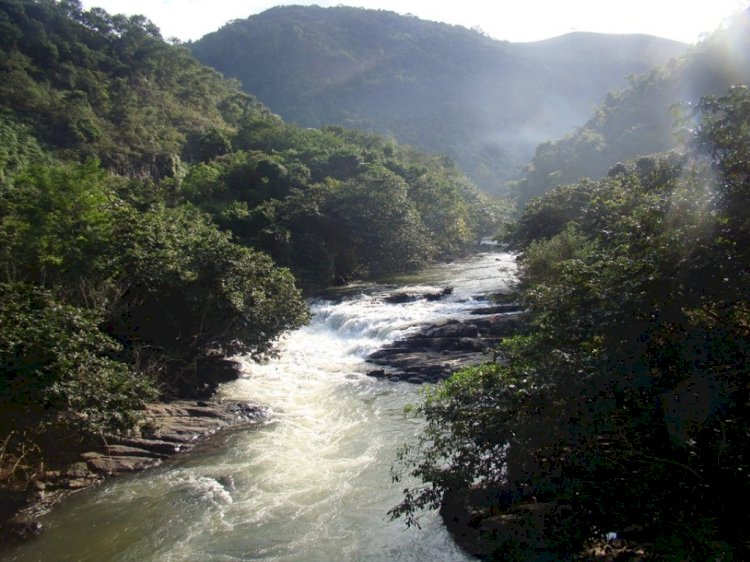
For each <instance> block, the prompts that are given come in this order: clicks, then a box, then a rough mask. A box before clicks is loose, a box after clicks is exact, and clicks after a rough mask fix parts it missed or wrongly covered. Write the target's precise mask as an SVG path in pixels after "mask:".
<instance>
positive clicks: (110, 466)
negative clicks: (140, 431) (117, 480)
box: [87, 456, 160, 475]
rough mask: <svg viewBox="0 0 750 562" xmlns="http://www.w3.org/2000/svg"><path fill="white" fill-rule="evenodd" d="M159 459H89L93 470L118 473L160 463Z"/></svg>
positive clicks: (106, 473) (107, 473)
mask: <svg viewBox="0 0 750 562" xmlns="http://www.w3.org/2000/svg"><path fill="white" fill-rule="evenodd" d="M159 462H160V461H159V460H158V459H153V458H149V457H104V456H102V457H97V458H93V459H89V460H88V461H87V463H88V465H89V468H91V470H92V471H94V472H97V473H100V474H105V475H116V474H124V473H127V472H135V471H138V470H143V469H144V468H148V467H150V466H154V465H156V464H158V463H159Z"/></svg>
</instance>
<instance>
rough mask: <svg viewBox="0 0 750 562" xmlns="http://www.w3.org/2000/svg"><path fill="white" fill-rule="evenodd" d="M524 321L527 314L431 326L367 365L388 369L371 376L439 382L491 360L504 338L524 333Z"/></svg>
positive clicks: (375, 355)
mask: <svg viewBox="0 0 750 562" xmlns="http://www.w3.org/2000/svg"><path fill="white" fill-rule="evenodd" d="M524 322H525V320H524V315H523V314H521V313H513V314H494V315H490V316H486V317H483V318H481V317H477V318H472V319H471V320H464V321H460V320H457V319H447V320H444V321H442V322H439V323H436V324H431V325H429V326H425V327H424V328H423V329H422V330H421V331H420V333H418V334H415V335H413V336H411V337H409V338H407V339H405V340H401V341H396V342H394V343H392V344H391V345H389V346H387V347H385V348H383V349H380V350H378V351H376V352H374V353H372V354H371V355H370V356H369V357H368V358H367V362H368V363H372V364H374V365H378V366H382V367H387V368H388V370H387V372H386V370H384V369H373V370H372V371H371V372H370V373H368V374H370V375H372V376H375V377H380V378H387V379H388V380H391V381H397V380H405V381H407V382H410V383H413V384H421V383H423V382H438V381H440V380H443V379H446V378H448V377H449V376H450V375H451V374H453V372H454V371H456V370H458V369H461V368H463V367H467V366H470V365H476V364H479V363H483V362H486V361H488V360H489V359H490V357H491V355H490V350H492V349H493V348H495V347H496V346H497V344H498V343H499V342H500V340H501V339H502V338H503V337H507V336H509V335H512V334H515V333H518V332H520V331H521V330H522V329H523V327H524ZM402 375H405V376H402Z"/></svg>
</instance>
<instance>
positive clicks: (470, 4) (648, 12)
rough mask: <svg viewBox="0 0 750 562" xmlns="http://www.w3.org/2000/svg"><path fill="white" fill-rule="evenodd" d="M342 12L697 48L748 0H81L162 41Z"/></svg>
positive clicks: (533, 36) (527, 36)
mask: <svg viewBox="0 0 750 562" xmlns="http://www.w3.org/2000/svg"><path fill="white" fill-rule="evenodd" d="M343 3H345V4H346V5H351V6H359V7H363V8H373V9H382V10H391V11H394V12H398V13H401V14H406V13H410V14H413V15H415V16H417V17H420V18H422V19H427V20H433V21H442V22H447V23H451V24H458V25H463V26H466V27H476V26H479V27H481V28H482V30H483V31H484V32H485V33H487V34H488V35H491V36H492V37H495V38H496V39H506V40H508V41H535V40H538V39H546V38H548V37H553V36H556V35H562V34H564V33H568V32H570V31H598V32H603V33H648V34H651V35H658V36H661V37H668V38H670V39H676V40H679V41H684V42H686V43H694V42H696V41H697V40H698V39H699V38H700V36H701V34H704V33H707V32H711V31H713V30H714V29H716V28H717V27H718V26H719V25H721V23H722V21H723V20H724V19H725V18H726V17H727V16H729V15H731V14H733V13H734V12H735V11H737V10H739V9H742V8H746V7H747V6H748V5H750V0H687V1H685V0H628V1H623V0H617V1H611V0H511V1H508V0H457V1H451V2H444V1H439V0H352V1H351V2H342V0H331V1H325V0H322V1H318V2H306V1H304V0H296V1H293V2H283V1H275V2H274V1H268V0H83V5H84V7H85V8H90V7H93V6H99V7H101V8H104V9H105V10H107V11H108V12H110V13H112V14H115V13H124V14H127V15H132V14H143V15H145V16H146V17H147V18H148V19H150V20H151V21H153V22H154V23H155V24H156V25H157V26H158V27H159V28H160V29H161V32H162V35H163V36H164V37H165V38H170V37H178V38H179V39H182V40H183V41H187V40H189V39H198V38H200V37H202V36H203V35H205V34H206V33H210V32H211V31H215V30H217V29H218V28H219V27H221V26H222V25H224V24H225V23H226V22H227V21H229V20H233V19H244V18H247V17H248V16H250V15H252V14H257V13H259V12H262V11H264V10H267V9H268V8H271V7H273V6H278V5H280V4H305V5H308V4H318V5H320V6H336V5H339V4H343Z"/></svg>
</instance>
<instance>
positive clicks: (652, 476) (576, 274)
mask: <svg viewBox="0 0 750 562" xmlns="http://www.w3.org/2000/svg"><path fill="white" fill-rule="evenodd" d="M749 107H750V94H748V90H747V88H745V87H736V88H733V89H732V90H730V92H729V93H728V94H727V95H726V96H723V97H721V98H706V99H704V101H702V102H701V104H700V105H699V109H700V112H701V114H702V118H701V121H700V125H699V126H698V127H697V128H696V130H695V132H694V135H693V137H692V142H691V145H690V146H689V147H688V149H687V152H686V155H685V156H684V157H683V156H678V155H674V154H668V155H665V156H662V157H650V158H642V159H640V160H638V161H635V162H633V163H629V164H626V165H621V166H617V167H616V168H615V169H613V170H612V172H611V173H610V174H609V175H608V176H607V177H606V178H604V179H602V180H600V181H598V182H583V183H581V184H578V185H574V186H571V187H569V188H564V189H558V190H557V191H555V192H552V193H551V194H550V195H549V196H548V197H545V198H542V199H541V200H540V201H539V202H537V203H536V204H535V205H534V206H532V207H529V208H527V210H526V213H525V215H524V217H523V219H522V223H524V224H522V225H521V227H520V230H521V231H522V232H524V233H525V235H524V238H523V240H524V243H525V244H526V246H525V248H524V250H525V251H524V254H523V257H522V259H521V266H522V267H521V271H522V286H523V291H524V299H525V303H526V305H527V306H528V308H529V310H530V314H531V323H530V326H529V328H528V333H526V334H523V335H519V336H516V337H514V338H511V339H509V340H506V341H505V342H504V343H503V345H502V350H503V352H504V354H505V355H506V357H507V363H505V362H504V363H503V365H496V364H490V365H486V366H482V367H479V368H476V369H471V370H467V371H463V372H460V373H458V374H457V375H454V378H453V379H451V380H450V381H448V382H447V383H444V384H443V385H441V386H439V387H438V388H436V389H435V390H434V391H432V392H431V393H430V394H429V395H428V398H427V400H426V401H425V402H424V403H423V404H422V405H421V406H420V408H419V410H420V412H421V413H422V414H423V415H425V417H426V419H427V429H426V432H425V434H424V435H423V436H422V437H421V440H420V441H419V442H418V443H416V444H415V445H414V446H413V447H412V448H411V449H407V450H405V453H404V457H403V462H405V463H406V465H405V466H406V470H408V471H410V472H411V473H412V474H414V475H416V476H418V477H420V478H421V479H422V480H423V481H424V483H425V486H424V487H422V488H415V489H412V490H409V491H408V492H407V495H406V497H405V499H404V501H403V502H402V503H401V504H400V505H399V506H397V507H396V508H395V509H394V511H393V514H394V515H404V516H406V517H407V521H414V518H415V517H416V516H417V512H418V510H419V509H420V508H423V507H436V506H437V505H439V503H440V501H441V500H442V499H443V494H444V493H445V492H446V491H451V490H461V489H468V487H469V486H472V487H474V488H476V487H479V488H482V489H485V490H486V491H487V495H488V496H489V497H494V498H495V503H496V505H495V509H497V510H499V511H500V512H503V511H504V510H508V509H509V506H511V507H512V506H513V505H518V504H519V503H522V502H523V501H527V500H528V498H531V497H532V496H533V497H534V498H536V499H537V500H538V501H539V502H542V503H545V504H549V505H552V506H555V511H554V513H556V514H557V515H556V516H555V517H554V521H553V525H554V528H555V532H551V533H550V535H549V536H548V537H547V539H548V542H547V545H546V546H547V548H550V549H552V550H553V551H556V552H557V553H558V556H562V557H565V556H571V553H573V552H575V551H576V550H577V549H579V548H580V547H581V545H582V544H583V541H585V540H586V539H590V538H596V537H598V536H599V537H600V536H603V534H604V533H605V532H609V531H616V532H618V533H620V534H621V535H622V536H626V537H629V538H635V539H636V540H639V541H641V542H643V543H645V544H648V549H649V556H650V557H651V558H653V559H668V560H673V559H681V560H707V559H720V560H729V559H744V558H746V557H747V555H748V552H747V550H748V544H749V543H748V536H747V528H748V518H747V515H746V514H745V511H744V510H743V509H742V505H743V502H744V500H745V499H746V498H747V497H748V492H750V489H749V488H748V477H747V474H748V470H750V466H748V463H747V460H748V458H750V457H748V450H749V449H748V447H749V446H750V433H748V431H747V428H746V427H745V424H744V422H743V421H742V420H745V419H747V416H748V414H750V411H749V410H748V408H749V407H750V400H749V398H750V397H749V396H748V392H747V388H748V387H747V380H748V376H749V375H750V373H749V372H748V367H747V365H748V362H747V357H748V353H750V332H749V331H748V320H750V305H748V297H750V295H748V286H750V285H748V278H747V276H748V270H747V264H748V258H750V256H748V255H747V248H748V242H750V240H748V235H749V234H750V231H749V230H748V224H749V223H748V221H747V218H746V213H745V209H746V208H747V205H748V203H750V202H749V201H748V200H747V197H748V194H750V192H748V177H749V176H748V172H750V169H749V168H748V163H749V162H750V159H749V158H748V157H747V156H748V154H747V152H748V149H747V147H748V133H749V131H750V129H749V128H748V127H749V126H750V113H749V112H748V108H749ZM582 195H584V197H582ZM573 201H576V202H578V203H579V204H580V205H579V207H578V212H577V213H573V212H572V210H573V209H574V208H575V205H572V204H571V202H573ZM555 208H557V209H563V210H564V211H563V212H562V213H561V214H558V215H557V216H558V217H564V218H565V219H566V220H565V222H563V224H562V226H561V227H557V228H555V230H556V232H550V231H549V230H542V232H540V235H539V237H538V238H536V239H535V238H534V236H533V235H534V228H535V227H534V225H537V224H544V222H545V221H544V217H545V216H546V215H547V214H548V213H549V211H550V209H555ZM536 213H540V216H536ZM561 222H562V221H561ZM498 547H499V545H498ZM498 556H500V554H499V552H498Z"/></svg>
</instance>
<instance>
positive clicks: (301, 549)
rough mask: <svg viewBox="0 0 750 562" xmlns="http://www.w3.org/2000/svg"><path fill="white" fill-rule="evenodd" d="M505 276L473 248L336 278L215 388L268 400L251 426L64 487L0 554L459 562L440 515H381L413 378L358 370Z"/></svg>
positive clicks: (392, 499) (392, 488) (509, 262)
mask: <svg viewBox="0 0 750 562" xmlns="http://www.w3.org/2000/svg"><path fill="white" fill-rule="evenodd" d="M513 278H514V260H513V256H511V255H510V254H505V253H500V252H486V253H482V254H479V255H476V256H473V257H472V258H470V259H467V260H463V261H459V262H455V263H453V264H448V265H443V266H439V267H434V268H431V269H429V270H426V271H423V272H421V273H420V274H419V275H418V276H411V277H404V278H400V279H398V280H394V281H393V282H394V283H395V282H398V283H399V285H397V286H394V285H393V284H381V285H378V284H367V285H361V286H354V287H347V288H346V289H345V290H342V291H340V292H339V293H338V294H332V295H331V296H330V298H328V299H319V300H316V301H314V302H312V303H311V308H312V312H313V314H314V316H313V320H312V322H311V323H310V324H309V325H308V326H306V327H304V328H302V329H300V330H297V331H295V332H292V333H291V334H288V335H287V336H286V337H285V338H284V339H283V340H282V341H281V342H280V348H279V349H280V353H279V356H278V357H277V358H275V359H273V360H271V361H269V362H268V363H267V364H264V365H258V364H254V363H252V362H249V361H246V362H243V376H242V377H241V378H240V379H238V380H237V381H234V382H231V383H228V384H226V385H224V386H223V387H222V388H221V389H220V395H221V397H222V398H226V399H231V400H241V401H248V402H253V403H257V404H263V405H265V406H267V407H268V408H269V409H270V411H271V418H270V421H269V422H268V423H267V424H265V425H263V426H261V427H260V428H257V427H254V428H236V429H233V430H229V431H226V432H224V433H220V434H218V435H216V436H214V437H212V438H210V439H209V440H207V441H206V442H205V443H203V444H202V445H200V446H198V447H197V448H195V449H194V450H193V451H191V452H189V453H187V454H185V455H178V456H177V457H176V458H173V459H172V460H170V461H168V462H167V463H165V464H164V465H162V466H161V467H159V468H156V469H152V470H148V471H146V472H143V473H140V474H136V475H133V476H129V477H121V478H117V479H113V480H110V481H108V482H106V483H105V484H104V485H102V486H100V487H97V488H96V489H93V490H87V491H83V492H80V493H78V494H74V495H73V496H71V497H69V498H67V499H66V501H64V502H63V503H62V504H61V505H59V506H58V507H56V508H55V510H53V512H52V513H51V514H50V515H48V516H47V517H45V518H44V519H43V521H42V522H43V524H44V526H45V532H44V533H42V535H41V536H40V537H38V538H36V539H33V540H31V541H28V542H26V543H24V544H22V545H20V546H19V547H17V548H16V549H14V550H12V551H10V552H5V553H4V554H5V556H4V557H3V560H18V561H32V560H38V561H44V562H47V561H56V562H57V561H66V560H71V561H73V560H75V561H97V562H102V561H108V560H116V561H134V562H135V561H138V562H144V561H160V562H162V561H173V562H178V561H179V562H187V561H191V562H192V561H195V562H235V561H237V562H240V561H251V560H252V561H255V560H263V561H278V562H282V561H283V562H292V561H300V562H302V561H304V562H317V561H320V562H323V561H325V562H330V561H384V562H385V561H389V562H390V561H399V560H403V561H409V562H419V561H425V562H427V561H429V562H439V561H446V562H447V561H451V562H452V561H462V560H471V559H472V558H471V557H469V556H468V555H466V554H464V553H463V552H462V551H461V550H459V549H458V548H457V547H456V546H455V545H454V544H453V541H452V539H451V538H450V536H449V535H448V533H447V531H446V530H445V528H444V527H443V526H442V524H441V521H440V518H439V516H438V515H437V514H435V513H426V514H425V515H424V517H423V518H422V520H421V529H417V528H406V527H405V525H404V523H403V522H402V521H399V520H397V521H390V520H389V518H388V515H387V511H388V510H389V509H390V508H391V507H393V506H394V505H396V504H397V503H398V502H399V501H400V500H401V490H402V488H403V487H404V486H405V485H408V482H407V483H403V482H402V483H400V484H398V485H395V484H393V483H392V482H391V477H390V467H391V465H392V464H393V462H394V459H395V455H396V450H397V448H398V447H399V445H400V444H402V443H404V442H406V441H408V440H410V439H412V438H413V437H414V436H415V435H416V434H417V433H418V432H419V431H420V429H421V427H422V422H421V421H420V420H418V419H414V418H408V417H406V416H404V414H403V408H404V406H405V405H406V404H408V403H413V402H415V401H417V400H418V399H419V387H418V386H416V385H411V384H408V383H394V382H388V381H383V380H379V379H374V378H372V377H368V376H366V375H365V374H363V373H364V371H366V370H367V367H366V366H365V364H364V363H363V359H364V358H365V357H366V356H367V355H368V354H369V353H371V352H373V351H375V350H377V349H378V348H380V347H381V346H383V345H384V343H386V342H389V341H393V340H395V339H398V338H400V337H402V336H404V335H407V334H408V333H410V332H413V331H415V329H416V327H417V326H418V325H419V324H424V323H430V322H434V321H438V320H440V319H442V318H445V317H458V318H461V317H465V316H467V314H468V312H467V311H468V309H469V308H470V307H471V305H472V302H474V305H476V303H475V298H476V296H477V295H479V294H483V293H487V292H490V291H496V290H502V289H503V288H505V287H507V285H508V283H510V282H511V280H512V279H513ZM445 286H452V287H454V291H453V294H452V295H450V296H449V297H446V298H444V299H441V300H439V301H435V302H429V301H425V300H422V301H416V302H409V303H406V304H388V303H386V302H384V300H383V297H384V296H386V295H387V294H392V293H393V292H394V291H408V292H427V291H436V290H439V289H442V288H443V287H445Z"/></svg>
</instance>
